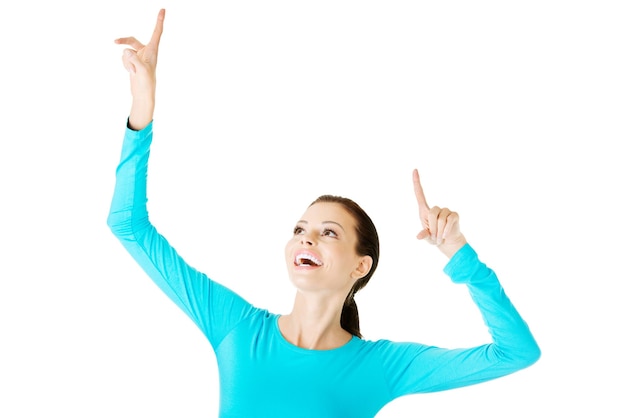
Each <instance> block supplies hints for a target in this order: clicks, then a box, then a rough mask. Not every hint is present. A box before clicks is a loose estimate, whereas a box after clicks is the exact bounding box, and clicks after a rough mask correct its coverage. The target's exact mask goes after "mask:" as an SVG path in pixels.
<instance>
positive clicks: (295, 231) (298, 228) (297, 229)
mask: <svg viewBox="0 0 626 418" xmlns="http://www.w3.org/2000/svg"><path fill="white" fill-rule="evenodd" d="M302 232H304V229H302V228H300V227H299V226H296V227H295V228H294V229H293V234H294V235H299V234H301V233H302Z"/></svg>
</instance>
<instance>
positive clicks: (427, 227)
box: [413, 169, 467, 258]
mask: <svg viewBox="0 0 626 418" xmlns="http://www.w3.org/2000/svg"><path fill="white" fill-rule="evenodd" d="M413 188H414V190H415V197H416V198H417V205H418V209H419V217H420V221H421V223H422V227H423V228H424V229H422V231H420V233H419V234H417V239H420V240H425V241H426V242H428V243H429V244H432V245H436V246H437V247H438V248H439V249H440V250H441V252H442V253H444V254H445V255H446V256H448V258H451V257H452V256H453V255H454V254H455V253H456V252H457V251H458V250H459V249H461V247H463V246H464V245H465V244H466V243H467V240H466V239H465V237H464V236H463V234H462V233H461V227H460V225H459V214H458V213H456V212H452V211H451V210H450V209H448V208H440V207H439V206H433V207H432V208H431V207H429V206H428V203H426V197H425V196H424V190H423V189H422V184H421V183H420V176H419V173H418V172H417V169H415V170H413Z"/></svg>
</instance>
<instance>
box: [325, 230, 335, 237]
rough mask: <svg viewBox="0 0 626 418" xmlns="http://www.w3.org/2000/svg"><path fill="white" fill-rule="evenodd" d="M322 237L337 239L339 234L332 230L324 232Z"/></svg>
mask: <svg viewBox="0 0 626 418" xmlns="http://www.w3.org/2000/svg"><path fill="white" fill-rule="evenodd" d="M322 235H324V236H327V237H336V236H337V234H336V233H335V231H333V230H332V229H325V230H324V231H323V232H322Z"/></svg>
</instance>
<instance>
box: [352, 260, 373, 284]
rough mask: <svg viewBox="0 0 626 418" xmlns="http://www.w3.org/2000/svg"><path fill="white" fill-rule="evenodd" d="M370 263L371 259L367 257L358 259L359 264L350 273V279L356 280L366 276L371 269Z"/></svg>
mask: <svg viewBox="0 0 626 418" xmlns="http://www.w3.org/2000/svg"><path fill="white" fill-rule="evenodd" d="M372 263H373V260H372V257H370V256H369V255H364V256H363V257H361V258H360V259H359V264H357V266H356V268H355V269H354V270H353V271H352V274H351V276H352V278H353V279H354V280H358V279H360V278H361V277H364V276H366V275H367V273H369V272H370V269H371V268H372Z"/></svg>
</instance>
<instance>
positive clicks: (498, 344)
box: [379, 244, 541, 397]
mask: <svg viewBox="0 0 626 418" xmlns="http://www.w3.org/2000/svg"><path fill="white" fill-rule="evenodd" d="M444 272H445V273H446V274H447V275H449V276H450V278H451V279H452V281H453V282H455V283H463V284H465V285H467V287H468V289H469V293H470V296H471V297H472V299H473V300H474V302H475V303H476V306H477V307H478V309H479V310H480V312H481V315H482V318H483V321H484V323H485V324H486V326H487V327H488V330H489V333H490V334H491V337H492V341H491V343H487V344H484V345H481V346H477V347H472V348H459V349H447V348H441V347H434V346H427V345H422V344H418V343H394V342H389V341H384V342H381V344H382V347H381V350H380V351H379V352H380V353H381V356H382V361H383V364H384V369H385V370H386V371H387V372H386V373H387V380H388V383H389V387H390V390H391V392H392V393H393V395H394V397H397V396H403V395H407V394H412V393H420V392H421V393H424V392H435V391H442V390H448V389H454V388H458V387H462V386H468V385H472V384H476V383H481V382H484V381H487V380H491V379H495V378H498V377H501V376H505V375H508V374H510V373H513V372H515V371H518V370H521V369H523V368H526V367H528V366H530V365H532V364H533V363H535V362H536V361H537V360H538V359H539V357H540V355H541V353H540V349H539V346H538V345H537V342H536V341H535V339H534V337H533V335H532V334H531V332H530V330H529V328H528V325H527V324H526V322H525V321H524V320H523V318H522V317H521V316H520V314H519V313H518V311H517V310H516V309H515V307H514V306H513V304H512V303H511V301H510V300H509V298H508V297H507V295H506V294H505V293H504V290H503V288H502V286H501V285H500V282H499V280H498V278H497V277H496V275H495V273H494V272H493V271H492V270H491V269H490V268H488V267H487V266H486V265H485V264H484V263H482V262H481V261H480V260H479V259H478V256H477V254H476V252H475V251H474V249H473V248H472V247H471V246H470V245H469V244H466V245H465V246H463V247H462V248H461V249H460V250H459V251H458V252H457V253H456V254H455V255H454V256H453V257H452V258H451V259H450V261H449V262H448V264H447V265H446V267H445V269H444Z"/></svg>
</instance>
